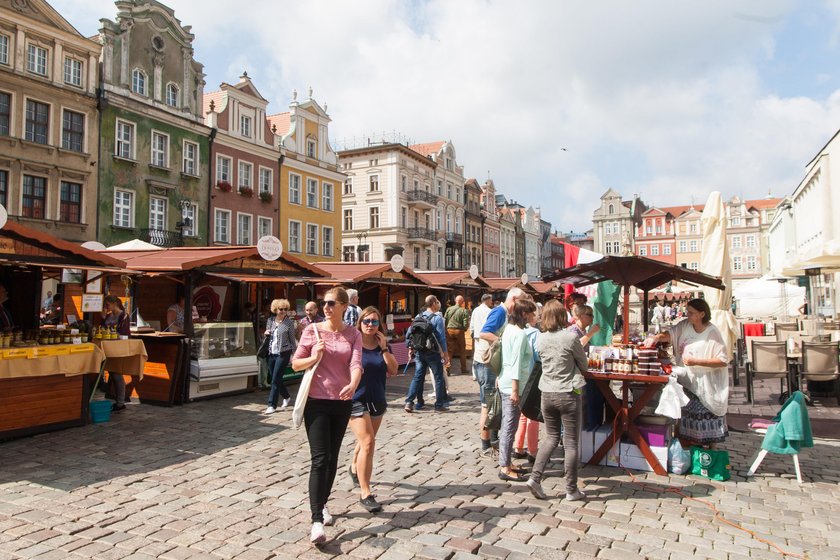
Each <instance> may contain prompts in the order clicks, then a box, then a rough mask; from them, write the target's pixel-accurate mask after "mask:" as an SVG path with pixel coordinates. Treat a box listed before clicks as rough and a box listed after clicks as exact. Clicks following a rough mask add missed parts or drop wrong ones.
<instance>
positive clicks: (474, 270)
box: [470, 265, 478, 280]
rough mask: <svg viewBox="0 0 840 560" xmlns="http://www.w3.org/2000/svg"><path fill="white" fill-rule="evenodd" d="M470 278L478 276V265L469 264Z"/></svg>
mask: <svg viewBox="0 0 840 560" xmlns="http://www.w3.org/2000/svg"><path fill="white" fill-rule="evenodd" d="M470 278H472V279H473V280H475V279H476V278H478V266H477V265H471V266H470Z"/></svg>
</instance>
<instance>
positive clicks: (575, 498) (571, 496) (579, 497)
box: [566, 490, 586, 502]
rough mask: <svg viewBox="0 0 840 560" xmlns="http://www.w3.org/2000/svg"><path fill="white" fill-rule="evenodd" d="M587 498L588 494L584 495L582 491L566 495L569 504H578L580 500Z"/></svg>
mask: <svg viewBox="0 0 840 560" xmlns="http://www.w3.org/2000/svg"><path fill="white" fill-rule="evenodd" d="M585 497H586V494H584V493H583V492H582V491H580V490H575V491H574V492H572V493H571V494H566V501H567V502H577V501H578V500H582V499H584V498H585Z"/></svg>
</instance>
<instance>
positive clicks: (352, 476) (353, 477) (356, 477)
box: [347, 466, 359, 488]
mask: <svg viewBox="0 0 840 560" xmlns="http://www.w3.org/2000/svg"><path fill="white" fill-rule="evenodd" d="M347 472H349V473H350V480H352V481H353V487H354V488H358V487H359V475H357V474H356V473H354V472H353V467H352V466H350V467H347Z"/></svg>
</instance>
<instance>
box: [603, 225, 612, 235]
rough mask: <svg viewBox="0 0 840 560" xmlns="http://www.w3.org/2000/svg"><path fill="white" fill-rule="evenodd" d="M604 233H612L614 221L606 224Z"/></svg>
mask: <svg viewBox="0 0 840 560" xmlns="http://www.w3.org/2000/svg"><path fill="white" fill-rule="evenodd" d="M604 235H612V223H610V222H607V223H606V224H604Z"/></svg>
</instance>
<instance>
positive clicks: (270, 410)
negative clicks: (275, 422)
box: [263, 406, 277, 414]
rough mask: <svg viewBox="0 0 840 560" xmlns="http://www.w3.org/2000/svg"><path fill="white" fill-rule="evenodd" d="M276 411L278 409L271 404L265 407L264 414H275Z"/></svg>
mask: <svg viewBox="0 0 840 560" xmlns="http://www.w3.org/2000/svg"><path fill="white" fill-rule="evenodd" d="M276 411H277V409H276V408H274V407H273V406H269V407H268V408H266V409H265V411H264V412H263V414H274V413H275V412H276Z"/></svg>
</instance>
